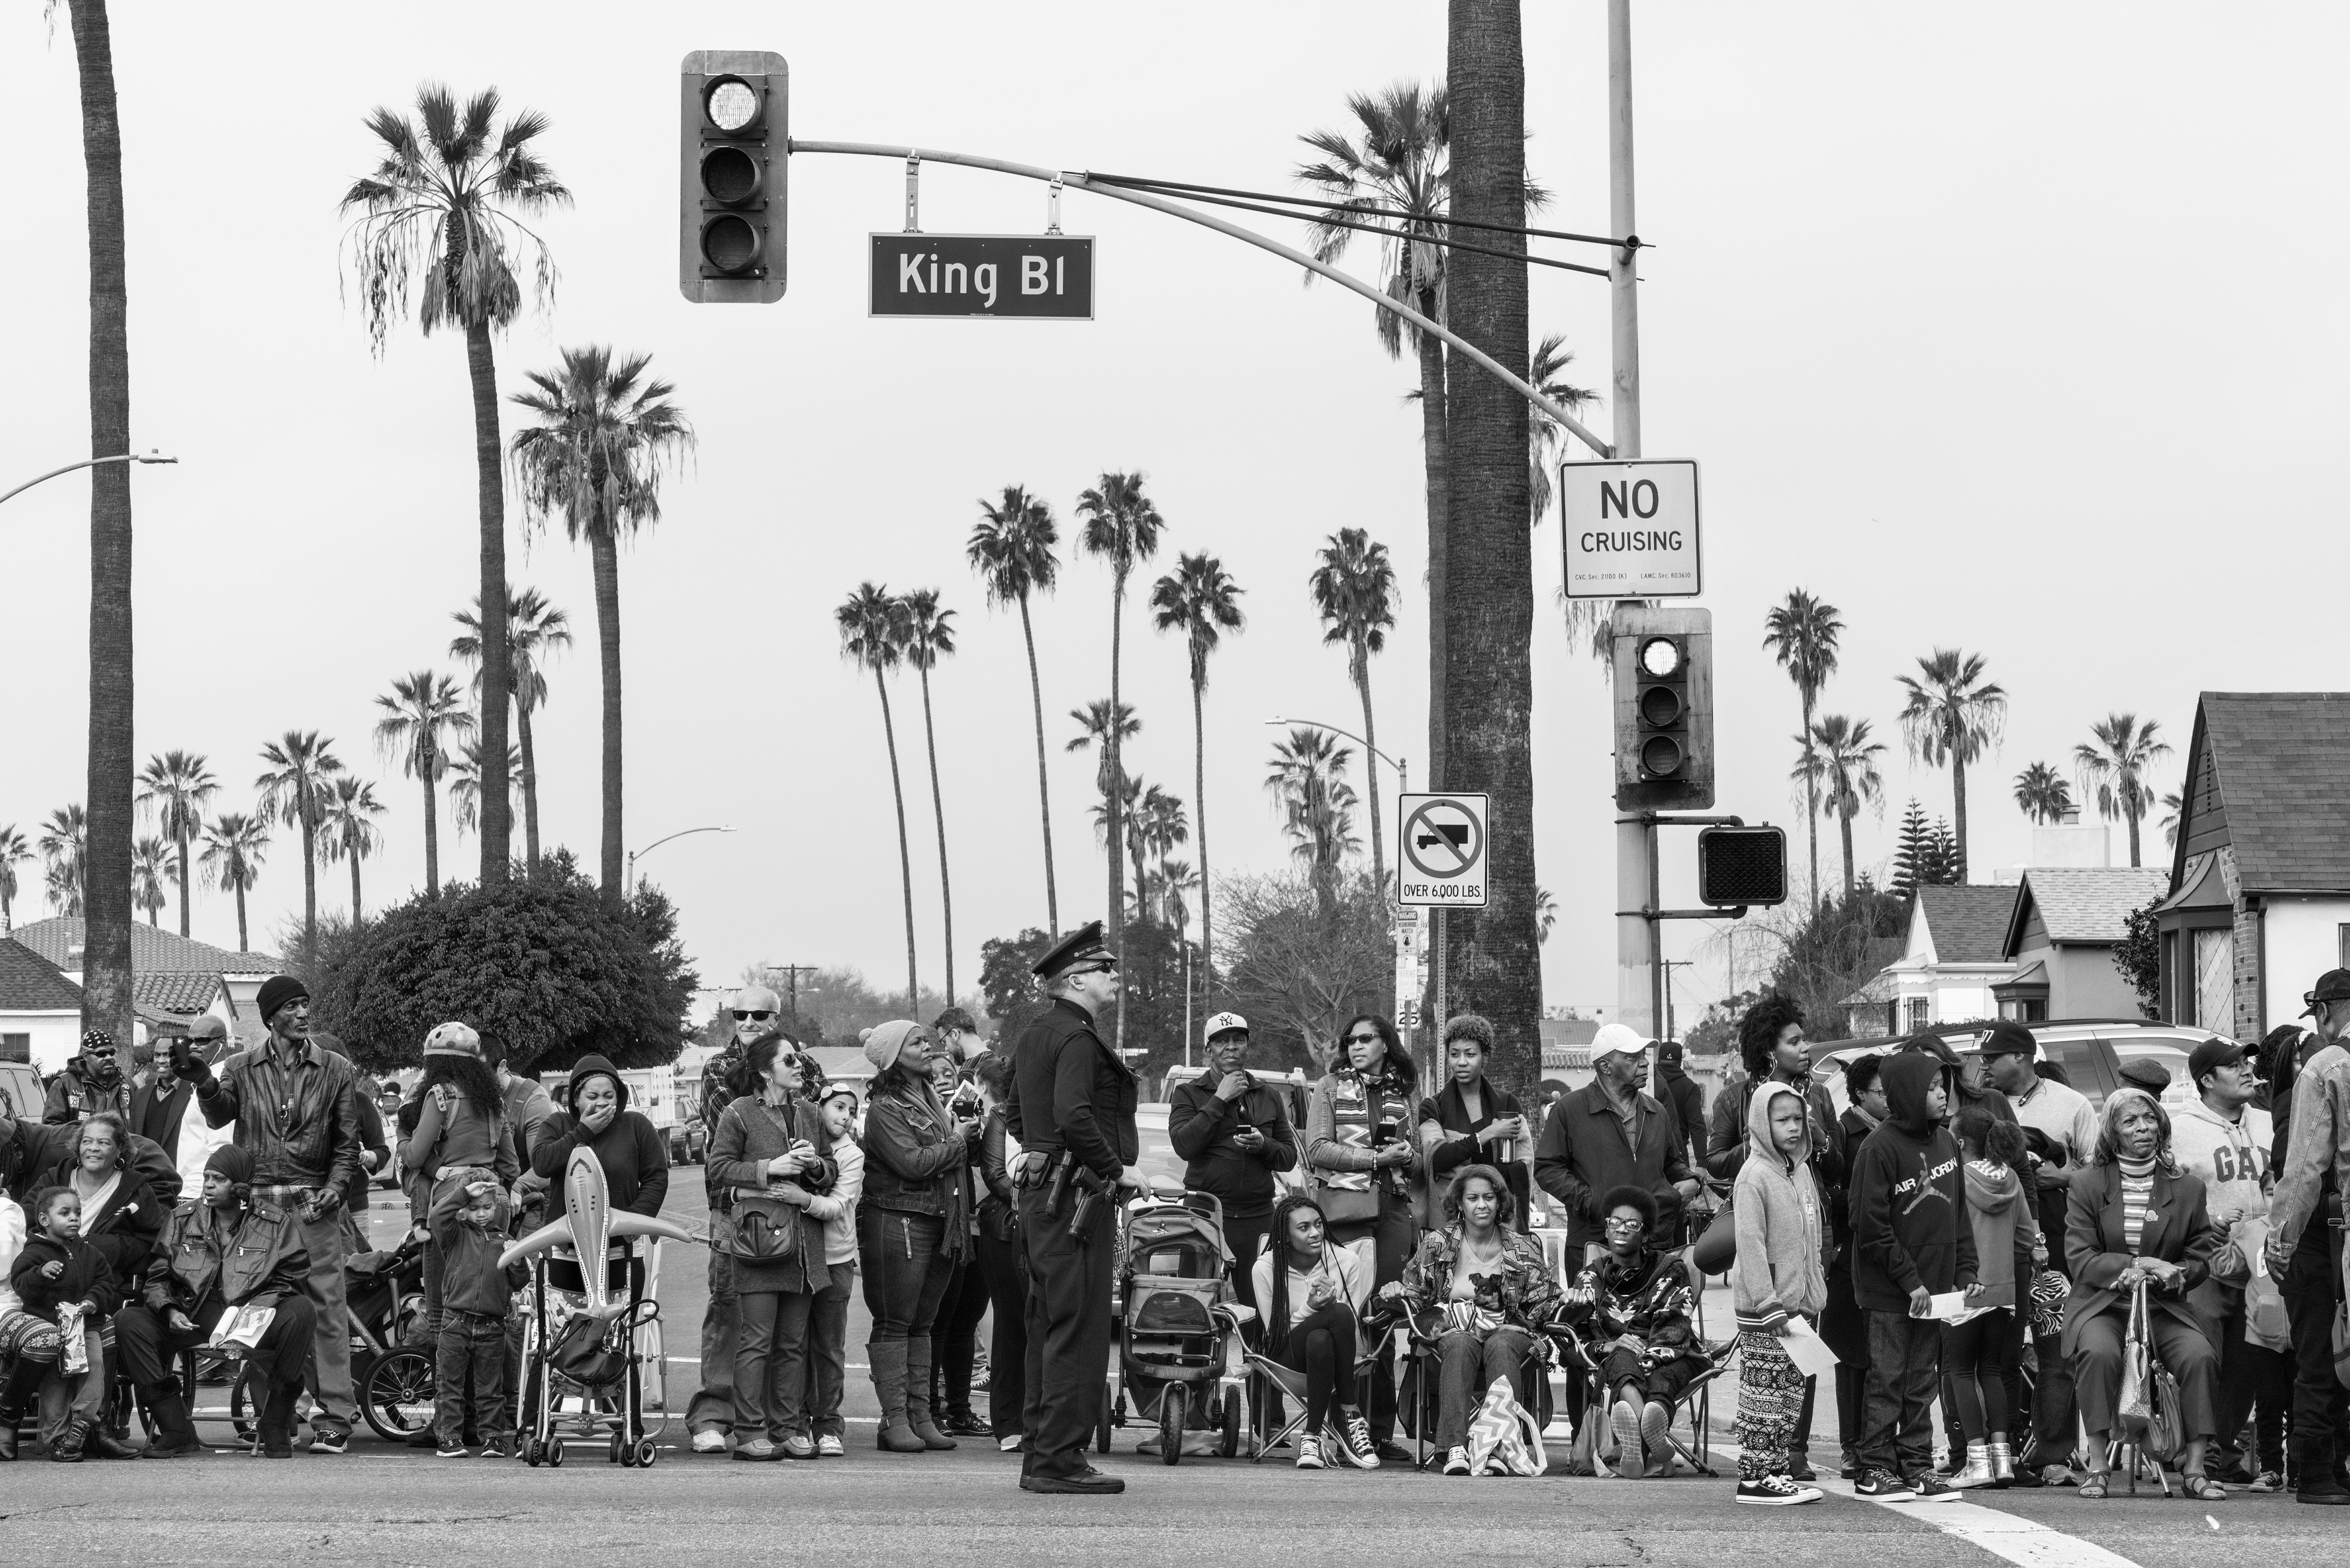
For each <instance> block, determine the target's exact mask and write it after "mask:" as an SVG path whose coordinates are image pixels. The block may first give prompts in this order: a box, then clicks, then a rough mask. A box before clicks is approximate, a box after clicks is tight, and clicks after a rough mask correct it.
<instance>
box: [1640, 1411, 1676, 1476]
mask: <svg viewBox="0 0 2350 1568" xmlns="http://www.w3.org/2000/svg"><path fill="white" fill-rule="evenodd" d="M1672 1418H1673V1417H1672V1412H1671V1411H1669V1410H1668V1409H1666V1408H1665V1407H1663V1406H1662V1405H1659V1404H1658V1403H1657V1402H1656V1401H1655V1400H1653V1399H1652V1400H1650V1401H1649V1402H1648V1404H1646V1405H1644V1406H1642V1407H1640V1446H1641V1447H1642V1448H1644V1449H1647V1450H1648V1458H1649V1459H1653V1460H1655V1461H1656V1462H1657V1463H1659V1464H1663V1463H1665V1462H1666V1460H1665V1455H1666V1453H1667V1451H1668V1450H1667V1448H1666V1445H1665V1428H1667V1427H1668V1426H1669V1425H1670V1424H1671V1421H1672Z"/></svg>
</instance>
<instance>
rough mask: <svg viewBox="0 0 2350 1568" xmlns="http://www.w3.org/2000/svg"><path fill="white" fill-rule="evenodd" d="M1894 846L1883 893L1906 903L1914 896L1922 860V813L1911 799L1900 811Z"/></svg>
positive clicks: (1923, 841)
mask: <svg viewBox="0 0 2350 1568" xmlns="http://www.w3.org/2000/svg"><path fill="white" fill-rule="evenodd" d="M1898 843H1899V847H1898V848H1897V849H1895V850H1894V852H1893V878H1892V880H1891V882H1890V883H1888V884H1887V888H1886V890H1887V892H1889V893H1891V894H1892V895H1893V896H1894V897H1895V898H1900V899H1903V900H1905V901H1906V900H1908V899H1909V898H1914V897H1916V896H1917V892H1918V871H1919V868H1920V867H1921V866H1922V865H1923V863H1924V860H1925V857H1926V813H1925V811H1924V810H1923V809H1922V808H1920V807H1919V805H1918V802H1917V800H1916V798H1915V797H1914V796H1913V797H1912V798H1911V799H1910V802H1909V804H1908V805H1907V806H1906V807H1904V808H1903V809H1902V812H1901V836H1900V838H1899V840H1898Z"/></svg>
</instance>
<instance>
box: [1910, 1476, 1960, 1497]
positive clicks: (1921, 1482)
mask: <svg viewBox="0 0 2350 1568" xmlns="http://www.w3.org/2000/svg"><path fill="white" fill-rule="evenodd" d="M1909 1490H1910V1493H1911V1495H1912V1496H1913V1497H1914V1498H1915V1499H1916V1501H1919V1502H1960V1501H1964V1500H1963V1499H1961V1498H1960V1496H1959V1493H1958V1490H1957V1489H1956V1488H1955V1487H1953V1486H1951V1485H1950V1482H1948V1481H1946V1480H1943V1479H1942V1478H1941V1477H1940V1476H1939V1475H1936V1474H1935V1473H1934V1472H1933V1471H1932V1470H1928V1471H1927V1472H1926V1473H1925V1474H1924V1475H1922V1476H1919V1477H1918V1478H1917V1479H1916V1480H1912V1481H1911V1482H1910V1483H1909Z"/></svg>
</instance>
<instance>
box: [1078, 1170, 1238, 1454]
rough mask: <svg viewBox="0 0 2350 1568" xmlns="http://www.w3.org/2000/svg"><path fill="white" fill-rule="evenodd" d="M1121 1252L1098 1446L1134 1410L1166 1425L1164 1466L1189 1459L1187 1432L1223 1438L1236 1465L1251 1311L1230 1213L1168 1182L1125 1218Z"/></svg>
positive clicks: (1105, 1447)
mask: <svg viewBox="0 0 2350 1568" xmlns="http://www.w3.org/2000/svg"><path fill="white" fill-rule="evenodd" d="M1231 1265H1232V1260H1231V1258H1230V1257H1229V1256H1228V1255H1227V1254H1226V1252H1225V1251H1224V1228H1223V1206H1222V1204H1221V1203H1219V1202H1218V1201H1217V1200H1216V1199H1215V1198H1214V1197H1213V1196H1212V1195H1211V1194H1209V1193H1205V1192H1187V1191H1184V1190H1182V1189H1180V1188H1178V1187H1177V1186H1175V1184H1174V1183H1172V1182H1169V1181H1165V1180H1163V1179H1162V1180H1161V1181H1160V1182H1158V1183H1154V1184H1153V1192H1152V1195H1151V1196H1149V1197H1147V1198H1140V1199H1135V1200H1134V1201H1133V1202H1132V1203H1131V1204H1129V1205H1128V1207H1127V1209H1126V1210H1125V1211H1124V1212H1123V1213H1122V1214H1121V1215H1120V1217H1119V1223H1118V1264H1117V1269H1116V1273H1115V1280H1116V1283H1115V1285H1114V1287H1113V1295H1112V1300H1111V1307H1110V1311H1111V1313H1112V1314H1113V1316H1114V1317H1115V1318H1116V1320H1117V1325H1118V1364H1117V1366H1116V1367H1115V1368H1114V1369H1113V1370H1112V1372H1111V1374H1110V1382H1109V1386H1107V1387H1106V1388H1105V1389H1104V1390H1103V1391H1102V1414H1101V1424H1100V1428H1099V1429H1098V1431H1097V1433H1096V1434H1095V1445H1096V1447H1097V1448H1098V1449H1100V1451H1101V1452H1103V1453H1107V1452H1109V1443H1110V1428H1112V1427H1114V1426H1124V1425H1125V1424H1126V1412H1127V1407H1128V1406H1129V1405H1130V1406H1131V1407H1132V1409H1133V1411H1134V1414H1135V1416H1136V1417H1138V1418H1139V1419H1140V1420H1142V1421H1144V1422H1149V1423H1155V1424H1156V1425H1157V1426H1158V1428H1159V1462H1160V1463H1162V1464H1170V1465H1171V1464H1175V1463H1177V1462H1179V1461H1180V1459H1182V1457H1183V1434H1184V1433H1185V1432H1187V1431H1193V1432H1204V1431H1216V1432H1220V1433H1221V1437H1220V1438H1219V1440H1218V1443H1217V1448H1216V1451H1217V1453H1218V1454H1219V1455H1220V1456H1222V1458H1224V1459H1231V1458H1232V1456H1233V1455H1234V1454H1236V1453H1238V1452H1239V1451H1240V1441H1241V1420H1242V1415H1243V1409H1242V1407H1243V1405H1244V1404H1245V1403H1246V1400H1245V1398H1244V1397H1243V1393H1242V1385H1241V1379H1240V1375H1239V1369H1238V1366H1237V1357H1236V1356H1235V1354H1234V1345H1235V1343H1236V1340H1237V1336H1238V1331H1239V1325H1240V1323H1241V1320H1242V1316H1243V1314H1245V1313H1246V1311H1247V1309H1246V1308H1244V1307H1241V1306H1238V1305H1236V1304H1235V1303H1234V1300H1233V1293H1232V1279H1231Z"/></svg>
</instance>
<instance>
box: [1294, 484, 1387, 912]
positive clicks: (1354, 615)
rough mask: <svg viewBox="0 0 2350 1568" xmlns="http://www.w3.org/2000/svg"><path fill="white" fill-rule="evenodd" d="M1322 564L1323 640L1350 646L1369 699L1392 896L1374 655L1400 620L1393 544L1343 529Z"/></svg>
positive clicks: (1318, 573)
mask: <svg viewBox="0 0 2350 1568" xmlns="http://www.w3.org/2000/svg"><path fill="white" fill-rule="evenodd" d="M1315 558H1316V559H1317V560H1319V561H1320V562H1321V563H1322V564H1321V565H1320V566H1316V567H1315V568H1314V575H1313V576H1311V577H1309V578H1307V579H1306V584H1307V587H1310V588H1311V589H1312V590H1313V593H1314V607H1315V609H1316V610H1317V611H1319V612H1320V614H1321V617H1322V640H1323V641H1324V642H1335V643H1338V644H1340V645H1341V646H1343V647H1344V648H1345V649H1347V679H1348V680H1352V681H1353V682H1354V683H1355V691H1356V693H1357V695H1358V696H1360V697H1361V698H1362V700H1363V742H1364V745H1363V781H1364V786H1365V787H1364V794H1366V795H1367V797H1368V798H1369V800H1370V803H1371V814H1370V815H1371V875H1372V877H1374V878H1375V879H1376V880H1377V881H1378V885H1379V896H1380V897H1381V898H1385V897H1386V896H1387V885H1388V863H1387V850H1386V846H1385V844H1384V842H1383V835H1382V833H1381V831H1380V826H1379V819H1380V818H1381V817H1382V816H1384V815H1386V813H1385V812H1383V811H1382V810H1380V809H1379V807H1380V804H1381V802H1382V800H1383V798H1384V797H1383V796H1381V795H1380V794H1379V753H1378V745H1379V731H1378V723H1377V722H1375V721H1374V720H1373V719H1372V717H1371V655H1372V654H1374V653H1378V652H1380V651H1381V650H1383V649H1385V648H1386V647H1387V645H1388V630H1389V629H1390V628H1393V627H1394V625H1395V567H1394V566H1392V565H1391V564H1389V562H1388V547H1387V546H1386V545H1381V544H1377V543H1375V542H1374V541H1373V540H1372V538H1371V536H1370V535H1368V534H1367V533H1365V532H1364V531H1363V530H1362V529H1360V528H1341V529H1339V530H1338V531H1337V532H1336V534H1333V535H1330V537H1329V538H1328V539H1327V540H1326V541H1325V542H1324V544H1323V545H1322V548H1321V550H1320V551H1319V552H1317V554H1316V556H1315Z"/></svg>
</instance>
